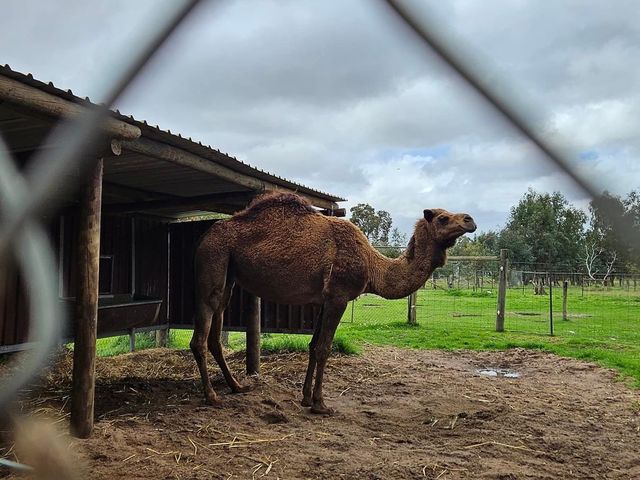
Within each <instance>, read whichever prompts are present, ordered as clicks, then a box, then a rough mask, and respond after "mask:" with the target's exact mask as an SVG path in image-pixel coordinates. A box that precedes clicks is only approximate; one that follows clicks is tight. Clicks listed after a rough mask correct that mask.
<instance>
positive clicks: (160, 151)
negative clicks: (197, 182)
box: [122, 137, 338, 210]
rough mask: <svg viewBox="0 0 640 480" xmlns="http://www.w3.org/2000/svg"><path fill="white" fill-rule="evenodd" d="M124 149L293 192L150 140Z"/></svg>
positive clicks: (326, 204)
mask: <svg viewBox="0 0 640 480" xmlns="http://www.w3.org/2000/svg"><path fill="white" fill-rule="evenodd" d="M122 147H123V148H125V149H127V150H131V151H132V152H137V153H141V154H143V155H149V156H151V157H155V158H158V159H160V160H165V161H167V162H172V163H175V164H177V165H182V166H184V167H189V168H193V169H194V170H198V171H201V172H204V173H209V174H211V175H215V176H216V177H219V178H222V179H223V180H227V181H229V182H232V183H235V184H236V185H241V186H243V187H246V188H249V189H251V190H255V191H257V192H263V191H267V190H285V191H291V190H289V189H287V188H284V187H281V186H279V185H276V184H274V183H271V182H267V181H265V180H260V179H259V178H255V177H252V176H251V175H245V174H243V173H239V172H236V171H235V170H232V169H231V168H228V167H225V166H224V165H220V164H218V163H216V162H214V161H212V160H208V159H206V158H204V157H201V156H199V155H196V154H193V153H190V152H187V151H186V150H183V149H181V148H177V147H173V146H171V145H167V144H166V143H160V142H155V141H153V140H149V139H148V138H143V137H141V138H138V139H137V140H133V141H124V142H122ZM297 193H298V194H299V195H301V196H303V197H306V198H307V199H308V200H309V201H310V202H311V203H312V204H313V205H315V206H317V207H321V208H326V209H329V210H335V209H336V208H338V205H337V204H336V203H335V202H332V201H330V200H325V199H322V198H318V197H314V196H313V195H307V194H304V193H302V192H297Z"/></svg>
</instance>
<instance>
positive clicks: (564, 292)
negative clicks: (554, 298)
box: [562, 280, 569, 320]
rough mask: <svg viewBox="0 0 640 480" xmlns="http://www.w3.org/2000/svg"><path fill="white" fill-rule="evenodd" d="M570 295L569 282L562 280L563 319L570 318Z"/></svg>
mask: <svg viewBox="0 0 640 480" xmlns="http://www.w3.org/2000/svg"><path fill="white" fill-rule="evenodd" d="M568 296H569V282H568V281H566V280H565V281H564V282H562V320H569V316H568V314H567V297H568Z"/></svg>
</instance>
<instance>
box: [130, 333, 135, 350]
mask: <svg viewBox="0 0 640 480" xmlns="http://www.w3.org/2000/svg"><path fill="white" fill-rule="evenodd" d="M129 351H130V352H135V351H136V329H135V328H132V329H131V330H129Z"/></svg>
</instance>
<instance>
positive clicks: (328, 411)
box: [310, 405, 336, 415]
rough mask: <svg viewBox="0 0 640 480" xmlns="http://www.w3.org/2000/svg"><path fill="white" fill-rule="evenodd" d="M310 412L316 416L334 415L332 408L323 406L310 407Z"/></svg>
mask: <svg viewBox="0 0 640 480" xmlns="http://www.w3.org/2000/svg"><path fill="white" fill-rule="evenodd" d="M310 412H311V413H315V414H316V415H333V414H334V413H336V412H335V410H334V409H333V408H329V407H325V406H324V405H312V406H311V410H310Z"/></svg>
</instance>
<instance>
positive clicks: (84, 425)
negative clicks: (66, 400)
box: [71, 159, 103, 438]
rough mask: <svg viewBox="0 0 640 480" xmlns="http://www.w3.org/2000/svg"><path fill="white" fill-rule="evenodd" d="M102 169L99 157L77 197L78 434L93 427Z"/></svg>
mask: <svg viewBox="0 0 640 480" xmlns="http://www.w3.org/2000/svg"><path fill="white" fill-rule="evenodd" d="M102 173H103V161H102V159H99V160H98V161H97V163H96V165H95V167H94V169H93V171H92V173H91V175H90V177H89V181H88V182H87V184H86V185H85V186H84V188H83V190H82V193H81V197H80V208H81V213H80V219H79V232H78V255H77V259H76V262H77V263H76V267H77V287H76V290H77V291H76V310H75V330H74V347H73V380H72V391H71V432H72V433H73V435H75V436H77V437H80V438H87V437H89V435H91V431H92V430H93V411H94V395H95V370H96V333H97V322H98V281H99V267H100V210H101V206H102Z"/></svg>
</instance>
